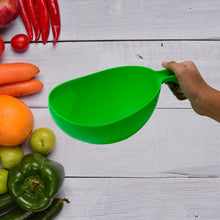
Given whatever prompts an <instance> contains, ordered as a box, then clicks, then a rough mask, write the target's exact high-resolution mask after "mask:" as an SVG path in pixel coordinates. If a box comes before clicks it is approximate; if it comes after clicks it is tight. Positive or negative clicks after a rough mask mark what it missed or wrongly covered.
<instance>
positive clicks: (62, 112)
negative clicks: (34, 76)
mask: <svg viewBox="0 0 220 220" xmlns="http://www.w3.org/2000/svg"><path fill="white" fill-rule="evenodd" d="M159 91H160V85H159V83H158V80H157V77H156V76H155V71H153V70H151V69H148V68H145V67H136V66H133V67H131V66H129V67H118V68H112V69H107V70H104V71H101V72H98V73H95V74H91V75H87V76H85V77H80V78H77V79H73V80H70V81H67V82H65V83H63V84H60V85H58V86H57V87H55V88H54V89H53V90H52V91H51V93H50V95H49V105H50V107H51V108H52V109H53V110H54V111H55V112H56V113H57V114H58V115H59V116H61V117H62V118H64V119H65V120H67V121H69V122H71V123H75V124H79V125H83V126H105V125H108V124H111V123H115V122H117V121H119V120H122V119H124V118H126V117H129V116H130V115H132V114H134V113H135V112H137V111H139V110H140V109H141V108H143V107H144V106H146V105H147V104H148V103H150V102H151V101H152V99H154V98H155V97H156V96H157V95H158V93H159Z"/></svg>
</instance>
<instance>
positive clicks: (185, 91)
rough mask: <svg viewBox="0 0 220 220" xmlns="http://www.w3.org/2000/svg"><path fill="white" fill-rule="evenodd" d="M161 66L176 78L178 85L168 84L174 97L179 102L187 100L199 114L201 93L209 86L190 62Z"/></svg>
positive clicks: (164, 63) (167, 63) (166, 63)
mask: <svg viewBox="0 0 220 220" xmlns="http://www.w3.org/2000/svg"><path fill="white" fill-rule="evenodd" d="M162 66H163V67H164V68H167V69H170V70H172V71H173V72H174V73H175V75H176V77H177V80H178V82H179V85H176V84H174V83H168V86H169V88H170V89H171V91H172V92H173V93H174V95H175V96H176V97H177V98H178V99H180V100H184V99H186V98H187V99H189V101H190V102H191V105H192V107H193V109H194V110H195V111H196V112H197V113H199V114H200V109H199V102H200V100H201V96H202V93H203V92H204V91H205V90H206V89H208V87H209V86H208V85H207V84H206V82H205V81H204V79H203V78H202V76H201V75H200V73H199V71H198V69H197V68H196V66H195V64H194V63H193V62H191V61H186V62H182V63H176V62H175V61H171V62H165V61H164V62H162Z"/></svg>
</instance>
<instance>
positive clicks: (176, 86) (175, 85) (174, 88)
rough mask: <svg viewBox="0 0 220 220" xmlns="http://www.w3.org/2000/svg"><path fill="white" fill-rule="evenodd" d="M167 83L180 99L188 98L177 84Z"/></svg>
mask: <svg viewBox="0 0 220 220" xmlns="http://www.w3.org/2000/svg"><path fill="white" fill-rule="evenodd" d="M167 85H168V86H169V88H170V90H171V91H172V93H173V94H174V95H175V96H176V97H177V99H179V100H185V99H186V96H185V95H184V93H183V92H182V90H181V89H180V87H179V86H178V85H177V84H175V83H167Z"/></svg>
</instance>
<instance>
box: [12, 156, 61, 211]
mask: <svg viewBox="0 0 220 220" xmlns="http://www.w3.org/2000/svg"><path fill="white" fill-rule="evenodd" d="M63 180H64V168H63V166H62V165H61V164H60V163H58V162H55V161H52V160H49V159H46V158H45V157H44V156H43V155H41V154H40V153H30V154H27V155H25V156H24V157H23V158H22V160H21V163H20V164H19V165H18V166H15V167H13V168H12V169H11V170H9V173H8V190H9V193H10V194H11V195H12V197H13V198H14V199H15V200H16V202H17V203H18V205H19V206H20V207H21V208H23V209H24V210H27V211H31V212H39V211H42V210H44V209H46V208H47V207H49V206H50V204H51V203H52V201H53V199H54V197H55V196H56V194H57V193H58V191H59V189H60V187H61V185H62V182H63Z"/></svg>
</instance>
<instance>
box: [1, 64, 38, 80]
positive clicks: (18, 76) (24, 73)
mask: <svg viewBox="0 0 220 220" xmlns="http://www.w3.org/2000/svg"><path fill="white" fill-rule="evenodd" d="M37 73H39V68H38V67H37V66H35V65H33V64H31V63H1V64H0V84H4V83H13V82H20V81H26V80H29V79H31V78H32V77H34V76H35V75H36V74H37Z"/></svg>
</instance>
